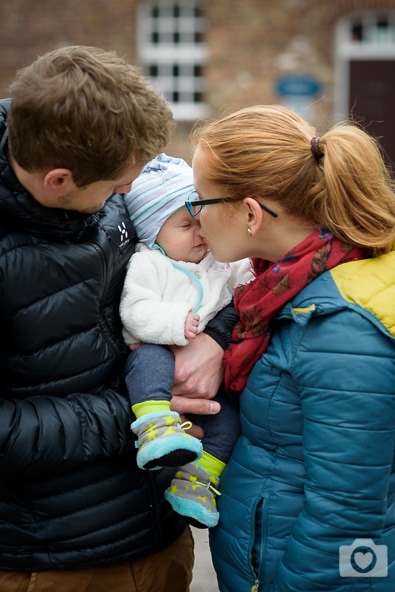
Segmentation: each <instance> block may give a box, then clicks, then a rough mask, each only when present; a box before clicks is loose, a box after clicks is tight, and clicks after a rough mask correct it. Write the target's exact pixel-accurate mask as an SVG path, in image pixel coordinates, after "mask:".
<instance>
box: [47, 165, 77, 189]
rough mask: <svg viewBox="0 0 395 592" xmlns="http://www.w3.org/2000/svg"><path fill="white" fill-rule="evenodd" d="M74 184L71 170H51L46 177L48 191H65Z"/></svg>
mask: <svg viewBox="0 0 395 592" xmlns="http://www.w3.org/2000/svg"><path fill="white" fill-rule="evenodd" d="M70 182H71V183H74V182H73V175H72V173H71V171H70V170H69V169H51V170H50V171H48V173H46V174H45V177H44V187H45V189H46V190H47V191H57V190H58V189H62V190H64V189H65V188H66V187H67V185H68V184H69V183H70Z"/></svg>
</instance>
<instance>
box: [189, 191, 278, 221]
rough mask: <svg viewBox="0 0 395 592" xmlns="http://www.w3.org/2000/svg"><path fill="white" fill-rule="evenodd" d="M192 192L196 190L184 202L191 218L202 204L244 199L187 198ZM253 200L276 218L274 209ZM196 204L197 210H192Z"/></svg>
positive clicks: (196, 213) (198, 212)
mask: <svg viewBox="0 0 395 592" xmlns="http://www.w3.org/2000/svg"><path fill="white" fill-rule="evenodd" d="M194 194H195V195H196V191H193V192H192V193H191V194H190V195H189V197H188V199H187V200H186V202H185V206H186V208H187V210H188V212H189V213H190V215H191V216H192V218H194V217H195V216H197V215H198V214H200V212H201V211H202V208H203V207H204V206H208V205H211V204H217V203H231V202H236V201H241V200H242V199H244V198H240V199H233V197H213V198H211V199H196V200H190V199H189V198H190V197H191V195H194ZM253 199H255V198H253ZM255 201H256V202H257V204H259V205H260V206H261V208H262V210H265V212H267V213H268V214H270V215H271V216H273V218H278V214H277V213H276V212H275V211H274V210H271V209H270V208H268V207H267V206H265V205H264V204H262V203H261V202H260V201H258V200H257V199H255ZM198 206H200V207H199V209H198V211H197V212H194V211H193V207H198Z"/></svg>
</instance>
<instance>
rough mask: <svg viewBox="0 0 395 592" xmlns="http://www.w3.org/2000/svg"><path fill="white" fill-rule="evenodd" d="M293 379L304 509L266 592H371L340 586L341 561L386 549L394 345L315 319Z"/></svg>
mask: <svg viewBox="0 0 395 592" xmlns="http://www.w3.org/2000/svg"><path fill="white" fill-rule="evenodd" d="M293 376H294V378H295V380H296V381H297V383H298V385H299V389H300V393H301V402H302V410H303V417H304V433H303V442H304V454H305V463H306V464H305V466H306V485H305V502H304V508H303V511H302V513H301V514H300V515H299V518H298V520H297V522H296V524H295V526H294V528H293V532H292V535H291V537H290V539H289V541H288V544H287V548H286V551H285V553H284V556H283V559H282V562H281V564H280V566H279V568H278V570H277V575H276V578H275V582H274V585H273V588H272V590H273V592H280V591H281V592H285V591H287V592H291V591H293V592H296V591H298V592H302V591H303V592H319V591H321V590H325V591H333V590H336V591H337V592H340V591H341V592H343V591H344V592H346V591H351V590H354V589H356V588H355V585H356V584H355V582H356V581H357V583H358V590H361V591H362V590H370V589H371V588H370V583H369V582H370V578H369V577H364V578H361V577H359V578H358V580H356V579H355V577H344V575H345V574H344V571H343V573H341V568H340V565H339V559H340V561H342V556H343V559H344V557H345V563H346V564H347V563H348V565H350V551H351V546H352V545H353V543H354V541H355V540H356V539H358V538H362V539H373V541H374V544H379V545H380V544H382V543H383V539H381V542H380V537H381V535H382V534H383V527H384V524H385V515H386V510H387V499H386V497H387V491H388V486H389V480H390V473H391V464H392V459H393V454H394V447H395V442H394V439H395V430H394V425H395V392H394V345H393V341H391V339H390V338H389V337H388V336H386V335H385V334H384V333H383V332H381V330H379V329H378V327H377V326H376V325H375V324H373V322H371V321H370V320H368V319H367V318H364V317H363V316H361V315H359V314H357V313H355V312H353V311H351V310H347V311H343V312H341V313H338V314H336V315H329V316H327V317H325V318H323V319H317V318H315V319H313V320H312V321H311V322H310V323H309V324H308V325H307V327H306V331H305V334H304V336H303V339H302V341H301V343H300V344H299V346H298V348H297V352H296V353H295V355H294V359H293ZM384 540H385V539H384ZM347 555H348V559H347Z"/></svg>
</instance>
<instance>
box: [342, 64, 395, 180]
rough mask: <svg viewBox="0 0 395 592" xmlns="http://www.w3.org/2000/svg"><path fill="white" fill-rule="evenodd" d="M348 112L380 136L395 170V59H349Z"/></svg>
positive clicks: (390, 164)
mask: <svg viewBox="0 0 395 592" xmlns="http://www.w3.org/2000/svg"><path fill="white" fill-rule="evenodd" d="M349 97H350V99H349V113H350V115H351V116H352V117H353V118H354V119H356V121H357V122H359V123H360V124H362V126H363V127H364V129H365V130H366V131H367V132H368V133H370V134H371V135H372V136H374V137H375V138H377V139H378V140H379V141H380V143H381V145H382V147H383V149H384V152H385V157H386V162H387V164H388V165H389V166H390V167H391V169H392V171H393V173H395V61H393V60H355V61H351V62H350V94H349Z"/></svg>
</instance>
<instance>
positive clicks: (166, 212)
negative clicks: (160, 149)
mask: <svg viewBox="0 0 395 592" xmlns="http://www.w3.org/2000/svg"><path fill="white" fill-rule="evenodd" d="M193 191H194V186H193V175H192V168H191V167H190V166H189V164H187V162H185V160H183V159H182V158H173V157H171V156H167V155H166V154H164V153H162V154H159V156H157V157H156V158H154V159H153V160H151V161H150V162H149V163H148V164H147V165H146V166H145V167H144V169H143V170H142V172H141V174H140V175H139V176H138V177H137V179H136V180H135V181H133V183H132V189H131V191H130V192H129V193H127V194H126V195H125V203H126V206H127V208H128V211H129V215H130V219H131V221H132V222H133V224H134V227H135V229H136V232H137V237H138V239H139V241H141V242H143V243H145V244H146V245H147V246H148V247H150V248H151V247H152V245H153V244H154V243H155V240H156V237H157V235H158V232H159V230H160V229H161V227H162V225H163V224H164V223H165V222H166V220H167V219H168V218H169V217H170V216H171V215H172V214H174V212H176V211H177V210H179V209H180V208H182V207H183V206H184V205H185V201H186V200H187V198H188V197H189V196H190V195H191V193H193Z"/></svg>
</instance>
